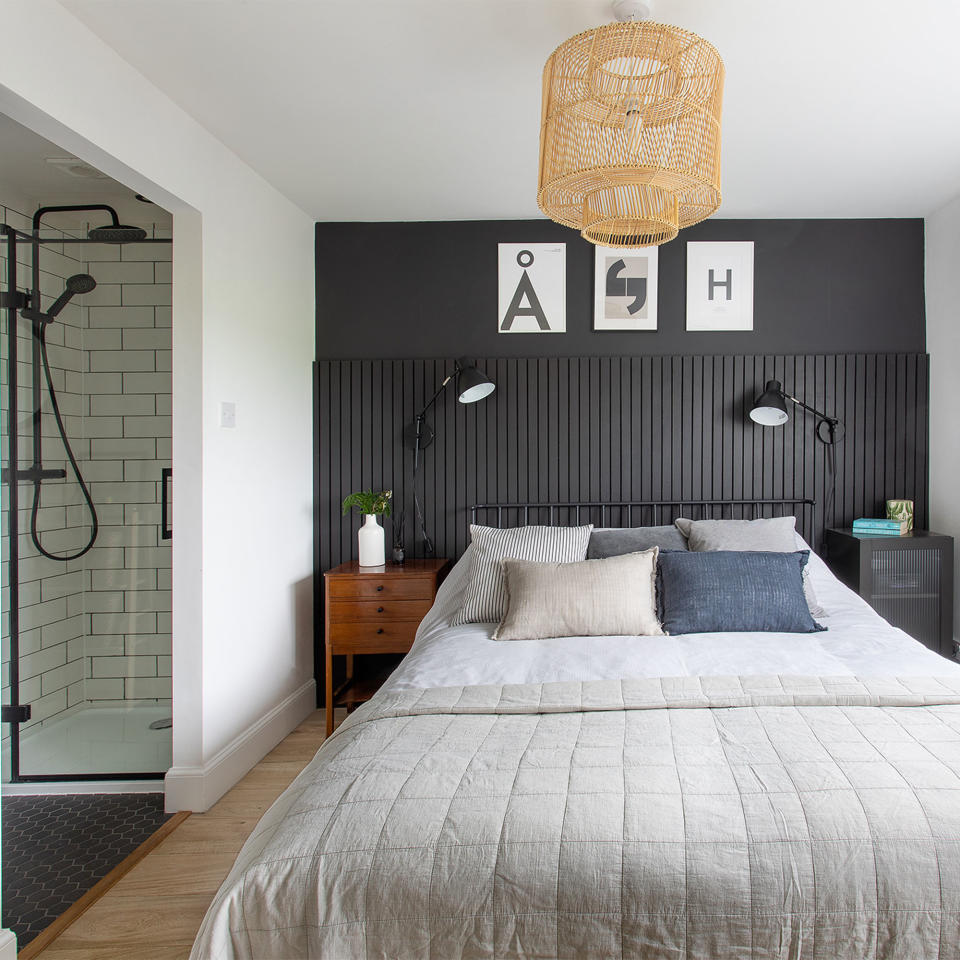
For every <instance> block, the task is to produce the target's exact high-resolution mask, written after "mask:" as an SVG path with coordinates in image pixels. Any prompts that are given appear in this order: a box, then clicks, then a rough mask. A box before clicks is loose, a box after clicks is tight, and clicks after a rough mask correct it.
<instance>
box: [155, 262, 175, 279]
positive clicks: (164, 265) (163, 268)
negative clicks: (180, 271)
mask: <svg viewBox="0 0 960 960" xmlns="http://www.w3.org/2000/svg"><path fill="white" fill-rule="evenodd" d="M172 267H173V264H172V263H171V262H170V261H169V260H166V261H159V262H157V263H155V264H154V265H153V270H154V273H153V279H154V282H155V283H172V282H173V270H172Z"/></svg>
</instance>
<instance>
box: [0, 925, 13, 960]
mask: <svg viewBox="0 0 960 960" xmlns="http://www.w3.org/2000/svg"><path fill="white" fill-rule="evenodd" d="M0 960H17V935H16V934H15V933H14V932H13V931H12V930H4V929H0Z"/></svg>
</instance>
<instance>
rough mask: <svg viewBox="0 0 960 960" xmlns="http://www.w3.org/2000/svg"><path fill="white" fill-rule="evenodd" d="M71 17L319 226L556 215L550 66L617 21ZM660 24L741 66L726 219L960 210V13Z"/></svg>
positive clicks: (402, 2)
mask: <svg viewBox="0 0 960 960" xmlns="http://www.w3.org/2000/svg"><path fill="white" fill-rule="evenodd" d="M61 3H62V4H63V6H64V7H66V8H67V9H68V10H70V11H72V12H73V13H74V14H75V15H76V16H77V17H79V18H80V19H81V20H82V21H83V22H84V23H85V24H87V26H88V27H89V28H90V29H92V30H93V31H95V32H96V33H97V34H99V35H100V36H101V37H102V38H103V39H104V40H105V41H107V42H108V43H109V44H110V45H111V46H113V47H114V48H115V49H116V50H117V51H119V53H120V54H121V55H122V56H123V57H125V58H126V59H127V60H128V61H129V62H130V63H132V64H133V65H134V66H135V67H137V69H139V70H140V71H142V72H143V73H144V74H145V75H146V76H147V77H148V78H149V79H150V80H152V81H153V82H154V83H155V84H156V85H157V86H158V87H160V88H161V89H162V90H163V91H165V92H166V93H167V94H168V95H169V96H170V97H171V98H172V99H173V100H174V101H176V102H177V103H178V104H179V105H180V106H181V107H183V109H184V110H186V111H187V112H188V113H190V114H192V115H193V116H194V117H195V118H196V119H197V120H199V121H200V123H202V124H203V125H204V126H205V127H206V128H207V129H209V130H210V131H211V132H212V133H213V134H215V135H216V136H217V137H218V138H219V139H220V140H222V141H223V142H224V143H225V144H227V145H228V146H229V147H230V148H231V149H233V150H234V151H235V152H236V153H237V154H238V155H239V156H240V157H242V158H243V159H244V160H245V161H246V162H247V163H249V164H250V166H252V167H253V168H254V169H255V170H257V171H258V172H259V173H260V174H262V176H263V177H264V178H266V179H267V180H268V181H270V182H271V183H272V184H274V185H275V186H276V187H277V188H278V189H279V190H280V191H282V192H283V193H284V194H286V195H287V196H288V197H290V199H292V200H293V201H294V202H295V203H297V204H298V205H299V206H300V207H302V208H303V209H304V210H305V211H306V212H307V213H309V214H310V215H312V216H313V217H314V218H316V219H318V220H429V219H473V218H512V217H534V216H539V212H538V209H537V206H536V200H535V195H536V185H537V159H538V136H539V122H540V78H541V71H542V68H543V63H544V61H545V59H546V58H547V56H548V55H549V53H550V52H551V50H552V49H553V48H554V47H555V46H556V45H557V44H559V43H561V42H562V41H563V40H565V39H566V38H567V37H568V36H571V35H572V34H574V33H577V32H579V31H580V30H583V29H586V28H588V27H590V26H594V25H596V24H599V23H603V22H607V21H609V20H611V19H612V17H611V15H610V13H609V9H610V8H609V4H608V3H607V2H606V0H362V2H360V0H61ZM654 16H655V18H656V19H659V20H662V21H665V22H671V23H676V24H678V25H680V26H684V27H687V28H690V29H692V30H695V31H696V32H698V33H700V34H701V35H702V36H704V37H706V38H707V39H708V40H710V41H712V42H713V43H714V44H715V45H716V46H717V48H718V49H719V51H720V53H721V55H722V56H723V58H724V60H725V62H726V67H727V83H726V91H725V97H724V123H723V149H724V160H723V185H724V203H723V206H722V208H721V210H720V216H725V217H794V216H795V217H882V216H923V215H925V214H927V213H929V212H931V211H932V210H934V209H936V208H937V207H938V206H940V205H941V204H942V203H943V202H945V201H946V200H948V199H950V198H951V197H953V196H955V195H956V194H957V193H960V122H958V121H960V69H958V68H957V53H956V36H957V35H958V33H960V5H958V4H957V3H954V2H944V0H909V2H907V3H903V2H902V0H901V2H894V0H807V2H805V3H796V2H794V3H789V2H786V0H724V2H718V0H655V4H654ZM92 66H94V67H95V65H92ZM51 68H52V67H51V65H50V64H44V65H43V66H42V69H47V70H49V69H51ZM118 119H119V118H118Z"/></svg>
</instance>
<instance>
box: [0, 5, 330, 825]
mask: <svg viewBox="0 0 960 960" xmlns="http://www.w3.org/2000/svg"><path fill="white" fill-rule="evenodd" d="M4 27H5V28H6V30H7V31H8V32H9V34H10V35H11V36H19V37H31V36H41V37H43V38H44V44H45V47H44V50H45V55H46V56H47V57H48V58H51V59H53V60H55V61H56V62H57V64H58V68H59V69H58V71H57V72H56V74H54V73H52V72H51V71H45V70H38V69H37V64H36V57H35V55H34V51H33V49H32V48H31V47H30V45H29V44H26V45H24V44H20V45H17V44H14V45H12V47H11V48H10V49H9V50H8V51H7V52H6V53H5V55H4V57H3V58H2V60H0V110H2V111H3V112H4V113H6V114H8V115H9V116H11V117H13V118H14V119H15V120H17V121H18V122H20V123H22V124H24V125H25V126H28V127H30V128H31V129H33V130H35V131H36V132H37V133H39V134H41V135H42V136H45V137H47V138H48V139H50V140H53V141H54V142H55V143H58V144H59V145H61V146H63V147H64V149H65V150H67V151H69V152H71V153H73V154H74V155H75V156H77V157H80V158H81V159H83V160H86V161H88V162H89V163H91V164H93V165H94V166H96V167H97V168H98V169H100V170H102V171H103V172H105V173H107V174H108V175H109V176H111V177H113V178H114V179H116V180H119V181H120V182H122V183H124V184H126V185H127V186H129V187H130V188H131V189H132V190H135V191H137V192H140V193H143V194H144V195H146V196H149V197H150V198H151V199H153V200H154V201H156V202H157V203H158V204H160V205H161V206H163V207H164V208H165V209H167V210H170V211H171V212H172V213H173V216H174V225H173V231H174V235H175V237H176V244H175V246H174V253H173V258H174V259H173V425H174V428H173V429H174V439H173V467H174V473H175V484H176V494H175V496H176V518H175V524H176V530H175V532H174V538H173V591H174V610H173V670H174V682H173V701H174V708H173V715H174V722H173V751H174V768H173V770H172V771H171V772H170V773H169V774H168V777H167V804H168V809H171V810H174V809H193V810H204V809H206V808H208V807H209V806H210V805H211V804H212V803H213V802H215V801H216V799H217V798H218V797H219V796H220V795H222V793H224V792H225V791H226V790H227V789H228V788H229V787H230V786H232V785H233V783H235V782H236V780H238V779H239V778H240V777H241V776H242V775H243V773H244V772H245V771H246V770H247V769H249V768H250V767H251V766H252V765H253V764H254V763H256V762H257V761H258V760H259V759H260V757H261V756H263V754H264V753H266V752H267V751H268V750H269V749H271V747H272V746H274V745H275V744H276V743H277V742H279V740H280V739H282V738H283V736H284V735H285V734H286V733H288V732H289V731H290V730H291V729H292V728H293V727H294V726H296V724H297V723H298V722H299V720H300V719H301V718H302V716H304V715H305V714H306V713H307V712H309V711H310V710H311V709H312V708H313V707H314V704H315V690H314V682H313V677H312V658H313V652H312V646H313V645H312V617H311V604H310V599H311V585H312V576H313V562H312V540H313V531H312V528H311V524H310V518H311V516H312V490H311V482H310V462H311V436H312V431H311V393H312V391H311V373H310V361H311V359H312V357H313V353H314V347H313V344H314V324H313V317H314V304H313V285H314V281H313V254H312V249H311V247H312V238H313V222H312V220H311V218H310V217H308V216H307V215H306V214H305V213H304V212H303V211H302V210H300V209H299V208H297V207H296V206H295V205H294V204H292V203H291V202H290V201H289V200H287V199H286V198H285V197H283V196H282V195H281V194H280V193H279V192H278V191H277V190H276V189H275V188H274V187H272V186H271V185H270V184H268V183H267V182H266V181H264V180H263V179H262V178H261V177H260V176H258V175H257V174H256V173H254V172H253V171H252V170H251V169H250V168H249V167H248V166H247V165H246V164H244V163H243V162H242V161H241V160H240V159H239V158H238V157H237V156H236V155H235V154H233V153H231V152H230V151H229V150H228V149H227V148H226V147H224V146H223V144H222V143H221V142H219V141H218V140H217V139H216V138H215V137H213V136H212V135H211V134H210V133H209V132H208V131H206V130H205V129H204V128H203V127H202V126H200V125H199V124H198V123H197V122H196V121H195V120H193V119H192V118H191V117H190V116H189V115H188V114H187V113H186V112H185V111H184V110H183V109H181V108H180V107H178V106H177V105H176V104H175V103H173V101H172V100H170V99H169V97H167V96H165V95H164V94H163V93H161V92H160V91H159V90H158V89H157V88H156V87H154V86H153V85H152V84H151V83H149V82H148V81H147V80H146V78H145V77H144V76H143V75H142V74H140V73H139V72H137V70H136V69H135V68H134V67H133V66H131V65H130V64H129V63H128V62H126V61H125V60H124V59H123V58H121V57H120V56H119V55H118V54H117V53H116V52H115V51H114V50H113V49H112V48H110V47H109V46H108V45H107V44H105V43H104V42H103V41H102V40H100V39H99V38H98V37H97V36H96V35H95V34H94V33H92V32H91V31H90V30H88V29H87V28H86V27H84V26H83V25H82V24H81V23H80V22H79V21H78V20H77V19H76V18H75V17H73V16H71V15H70V14H69V13H67V11H66V10H65V9H64V8H63V7H62V6H61V5H60V4H58V3H56V2H54V0H10V2H7V3H5V4H4ZM91 64H96V69H95V70H91V69H90V65H91ZM63 76H69V77H70V78H71V83H70V84H69V85H67V86H65V85H64V84H63V83H62V82H61V80H60V78H61V77H63ZM221 401H233V402H235V403H236V405H237V406H236V410H237V425H236V427H235V428H233V429H224V428H221V427H220V426H219V404H220V402H221ZM265 557H268V558H269V562H264V558H265ZM238 598H239V600H238ZM240 601H242V602H240Z"/></svg>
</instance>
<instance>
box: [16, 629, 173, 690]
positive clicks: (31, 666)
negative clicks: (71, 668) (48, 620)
mask: <svg viewBox="0 0 960 960" xmlns="http://www.w3.org/2000/svg"><path fill="white" fill-rule="evenodd" d="M154 632H156V631H154ZM66 662H67V645H66V644H65V643H61V644H58V645H57V646H55V647H47V648H45V649H43V650H40V651H39V652H37V653H30V654H27V655H26V656H22V657H20V678H21V680H29V679H30V677H38V676H40V674H42V673H46V672H47V671H48V670H53V668H54V667H60V666H62V665H63V664H65V663H66Z"/></svg>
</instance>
